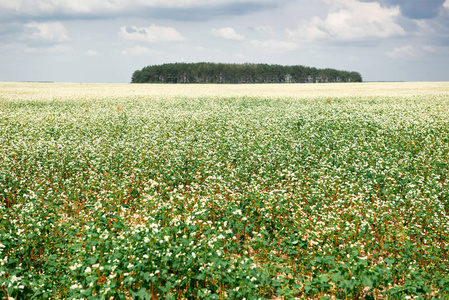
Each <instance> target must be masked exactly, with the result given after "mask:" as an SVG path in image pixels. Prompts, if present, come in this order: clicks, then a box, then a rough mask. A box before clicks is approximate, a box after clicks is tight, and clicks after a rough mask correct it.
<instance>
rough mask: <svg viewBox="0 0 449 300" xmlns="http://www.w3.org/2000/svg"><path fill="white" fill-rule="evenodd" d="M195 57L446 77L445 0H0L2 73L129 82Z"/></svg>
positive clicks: (12, 77) (448, 4)
mask: <svg viewBox="0 0 449 300" xmlns="http://www.w3.org/2000/svg"><path fill="white" fill-rule="evenodd" d="M200 61H207V62H227V63H245V62H250V63H269V64H282V65H305V66H312V67H317V68H327V67H329V68H335V69H340V70H348V71H358V72H360V73H361V74H362V76H363V79H364V80H365V81H449V0H176V1H175V0H72V1H67V0H0V81H56V82H129V81H130V80H131V75H132V73H133V71H135V70H137V69H141V68H142V67H144V66H147V65H154V64H161V63H167V62H200Z"/></svg>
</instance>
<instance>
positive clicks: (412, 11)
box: [361, 0, 445, 19]
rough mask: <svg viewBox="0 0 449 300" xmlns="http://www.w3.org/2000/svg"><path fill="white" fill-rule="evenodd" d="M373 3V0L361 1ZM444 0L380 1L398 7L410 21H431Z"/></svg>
mask: <svg viewBox="0 0 449 300" xmlns="http://www.w3.org/2000/svg"><path fill="white" fill-rule="evenodd" d="M361 1H362V2H373V1H374V0H361ZM444 1H445V0H380V1H377V2H380V3H382V4H385V5H389V6H391V5H399V7H400V8H401V12H402V14H403V15H404V16H405V17H407V18H410V19H432V18H435V17H437V16H438V13H439V11H440V10H441V9H442V8H443V3H444Z"/></svg>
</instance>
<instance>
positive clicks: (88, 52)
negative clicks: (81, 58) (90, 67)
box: [84, 50, 100, 56]
mask: <svg viewBox="0 0 449 300" xmlns="http://www.w3.org/2000/svg"><path fill="white" fill-rule="evenodd" d="M84 55H87V56H98V55H100V53H98V51H95V50H87V51H86V52H84Z"/></svg>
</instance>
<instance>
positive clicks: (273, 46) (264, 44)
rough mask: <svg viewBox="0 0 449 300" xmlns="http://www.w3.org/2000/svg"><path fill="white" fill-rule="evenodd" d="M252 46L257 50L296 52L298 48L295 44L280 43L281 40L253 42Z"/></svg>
mask: <svg viewBox="0 0 449 300" xmlns="http://www.w3.org/2000/svg"><path fill="white" fill-rule="evenodd" d="M251 45H252V46H254V47H257V48H261V49H265V50H287V51H291V50H295V49H297V48H298V44H296V43H294V42H287V41H280V40H266V41H260V40H252V41H251Z"/></svg>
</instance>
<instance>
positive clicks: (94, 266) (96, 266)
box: [92, 264, 100, 269]
mask: <svg viewBox="0 0 449 300" xmlns="http://www.w3.org/2000/svg"><path fill="white" fill-rule="evenodd" d="M99 267H100V264H95V265H92V268H94V269H95V268H99Z"/></svg>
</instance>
